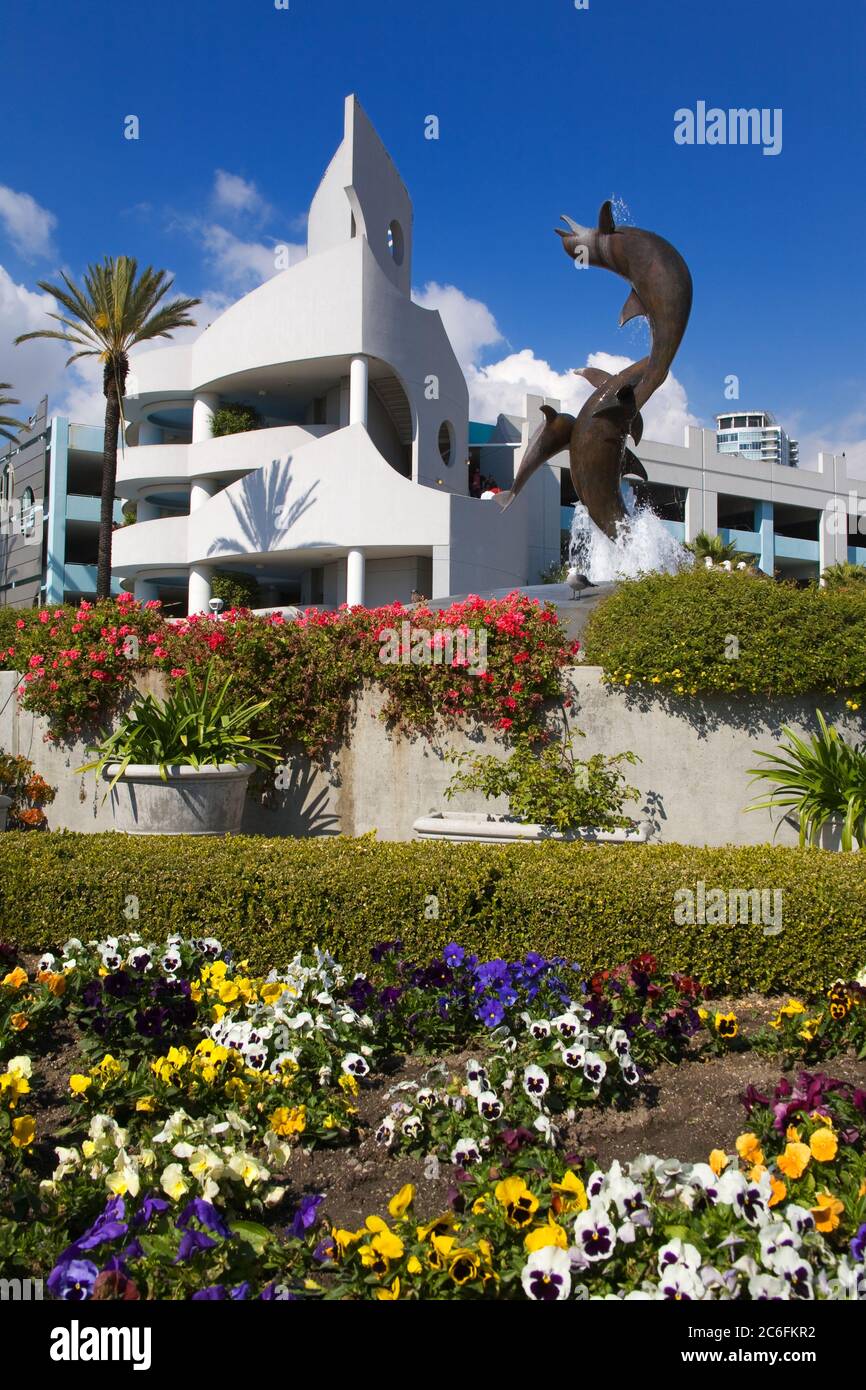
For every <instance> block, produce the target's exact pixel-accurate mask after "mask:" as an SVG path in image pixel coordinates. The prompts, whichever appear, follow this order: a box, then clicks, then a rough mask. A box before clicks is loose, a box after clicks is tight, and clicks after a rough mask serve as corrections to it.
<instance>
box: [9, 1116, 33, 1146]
mask: <svg viewBox="0 0 866 1390" xmlns="http://www.w3.org/2000/svg"><path fill="white" fill-rule="evenodd" d="M35 1138H36V1121H35V1120H34V1118H33V1116H32V1115H21V1116H20V1117H19V1119H17V1120H13V1121H12V1143H13V1144H14V1145H15V1147H16V1149H26V1148H29V1146H30V1145H31V1144H32V1143H33V1140H34V1139H35Z"/></svg>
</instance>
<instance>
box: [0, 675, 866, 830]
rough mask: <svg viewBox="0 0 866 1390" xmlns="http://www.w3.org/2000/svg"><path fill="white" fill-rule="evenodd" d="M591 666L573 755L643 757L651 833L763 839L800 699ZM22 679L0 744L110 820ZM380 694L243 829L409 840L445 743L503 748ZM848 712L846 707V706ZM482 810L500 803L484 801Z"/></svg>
mask: <svg viewBox="0 0 866 1390" xmlns="http://www.w3.org/2000/svg"><path fill="white" fill-rule="evenodd" d="M599 677H600V671H599V669H598V668H596V667H578V668H576V669H575V670H573V671H571V672H570V673H569V678H570V681H571V683H572V686H573V697H574V701H575V703H574V706H573V707H572V709H571V710H570V711H569V722H570V725H571V727H572V728H575V729H576V728H580V729H583V730H584V732H585V734H586V737H585V738H583V739H579V740H578V745H579V748H578V753H579V756H580V757H588V756H589V755H590V754H592V753H596V752H601V753H607V754H612V753H619V752H623V751H625V750H627V749H629V750H631V751H632V752H634V753H637V754H638V755H639V756H640V758H641V759H642V761H641V762H640V763H639V764H638V765H637V766H636V767H634V768H633V769H628V780H629V781H630V782H631V783H632V785H634V786H636V787H638V788H639V789H640V792H641V801H640V804H639V805H636V806H634V807H633V808H631V809H632V810H633V811H634V813H635V814H637V815H639V816H640V817H641V818H649V819H651V820H653V821H654V822H655V824H656V837H657V838H658V839H660V840H665V841H680V842H682V843H684V844H694V845H703V844H710V845H723V844H741V845H742V844H758V843H761V842H763V841H767V840H770V839H772V836H773V823H772V821H771V819H770V817H769V815H768V814H766V813H764V812H761V813H758V812H752V813H750V814H748V815H746V814H744V811H743V808H744V806H745V805H746V804H747V803H748V801H749V800H750V798H751V796H752V795H753V794H754V792H753V790H752V789H750V787H749V772H748V770H749V768H750V767H752V766H754V763H755V761H756V752H757V750H758V749H771V748H772V747H773V746H774V744H775V743H776V742H777V741H778V739H779V737H780V735H781V726H782V725H783V724H790V725H792V726H793V727H794V728H795V729H797V730H798V732H801V733H803V732H806V733H808V732H812V731H813V729H814V728H815V721H814V709H813V708H812V707H810V706H809V705H808V703H805V702H798V701H791V700H779V701H774V702H769V701H763V700H748V701H746V700H743V701H729V700H721V699H713V700H700V701H698V700H691V701H685V700H672V699H667V698H666V697H665V696H663V695H656V694H654V695H651V696H649V695H647V696H642V695H640V694H635V695H626V694H624V693H622V692H620V691H613V690H609V689H608V688H607V687H605V686H604V685H602V684H601V681H600V679H599ZM17 683H18V681H17V677H15V676H14V675H13V674H12V673H11V672H0V748H3V749H5V750H7V751H9V752H12V753H24V754H26V756H27V757H29V758H32V759H33V761H34V763H35V765H36V768H37V770H38V771H39V772H40V773H41V774H42V775H43V776H44V777H45V778H47V780H48V781H49V782H50V783H51V784H52V785H54V786H57V787H58V796H57V800H56V801H55V803H54V805H53V806H52V807H49V824H50V826H51V828H52V829H62V828H68V829H71V830H81V831H90V830H107V829H111V826H112V822H111V810H110V806H109V805H108V804H107V803H106V804H104V805H103V803H102V790H101V788H100V789H99V791H97V789H96V787H95V783H94V778H93V775H92V774H87V775H86V776H82V775H77V776H76V775H75V773H74V769H75V768H76V767H78V766H79V765H80V764H81V763H83V762H85V761H86V750H85V748H84V747H83V745H81V744H76V745H75V746H73V747H71V748H58V747H55V746H52V745H51V744H46V743H44V742H43V735H44V732H45V726H44V724H43V722H42V721H41V720H34V719H33V718H32V717H31V716H30V715H28V714H25V713H21V712H18V711H16V703H17V702H16V700H15V694H14V692H15V688H16V685H17ZM380 708H381V696H380V695H379V693H378V692H377V691H375V690H370V691H367V692H365V693H364V695H363V696H362V697H361V699H360V700H359V703H358V707H357V711H356V719H355V728H354V732H353V736H352V739H351V741H350V743H349V744H348V746H346V747H343V748H342V749H341V750H340V751H339V754H338V756H337V757H336V758H335V759H334V762H333V764H332V766H331V767H330V768H329V769H327V770H324V771H323V770H317V769H315V768H312V767H311V766H310V764H309V763H308V761H307V760H306V759H304V758H298V759H297V760H295V761H293V762H292V763H291V765H290V766H291V779H292V781H291V786H290V787H289V789H288V790H287V791H283V792H276V791H269V792H268V793H267V794H266V798H265V799H266V801H267V802H268V803H269V804H267V805H265V804H262V797H261V794H259V795H258V796H257V797H255V798H253V797H250V798H249V799H248V803H247V814H246V817H245V821H244V829H245V831H247V832H248V833H250V834H263V835H334V834H340V833H343V834H346V835H360V834H363V833H365V832H366V831H369V830H374V829H375V830H377V831H378V833H379V836H380V838H381V839H385V840H400V839H411V838H412V823H413V821H414V820H416V819H417V817H418V816H421V815H426V814H427V813H428V812H430V811H431V810H441V809H443V808H445V807H446V805H448V803H446V802H445V801H444V795H443V794H444V791H445V788H446V786H447V785H448V782H449V780H450V777H451V773H452V768H451V766H450V764H448V763H447V762H445V760H444V754H445V752H446V750H447V749H449V748H458V749H461V750H463V749H465V750H470V751H471V750H476V751H486V750H493V749H496V748H501V747H502V745H501V744H498V743H497V742H496V740H495V739H493V738H492V737H491V736H489V735H487V736H484V737H472V738H471V739H470V737H469V736H468V735H467V734H466V733H465V732H462V733H456V734H453V735H452V734H446V735H441V736H439V737H437V738H435V739H433V740H432V741H431V740H429V739H426V738H423V737H417V738H414V739H407V738H392V737H391V736H390V735H389V734H388V732H387V730H386V729H385V727H384V725H383V724H382V723H381V722H380V721H379V720H378V719H377V718H376V716H377V714H378V712H379V710H380ZM822 708H823V710H824V713H825V714H826V715H827V716H828V718H829V719H830V720H831V721H833V722H835V723H837V724H838V725H840V726H841V727H843V728H844V729H845V731H846V734H847V736H848V737H850V738H851V739H852V741H853V740H856V739H857V738H858V737H859V736H860V732H861V730H860V726H859V721H858V720H857V719H856V718H854V717H852V716H850V715H847V712H846V711H845V710H844V706H842V704H841V702H839V703H834V702H832V701H830V700H826V701H824V702H823V703H822ZM846 715H847V717H846ZM450 806H451V809H453V810H481V809H484V808H485V803H482V801H481V800H480V798H478V797H475V796H463V797H461V798H460V799H457V798H455V800H454V801H453V802H452V803H450ZM486 808H487V809H490V810H505V809H507V808H506V807H505V806H504V805H500V804H498V803H492V802H491V803H486ZM796 840H797V836H796V832H795V830H794V829H793V828H792V827H790V826H787V825H783V826H782V827H781V828H780V830H779V833H778V835H777V837H776V843H777V844H795V843H796Z"/></svg>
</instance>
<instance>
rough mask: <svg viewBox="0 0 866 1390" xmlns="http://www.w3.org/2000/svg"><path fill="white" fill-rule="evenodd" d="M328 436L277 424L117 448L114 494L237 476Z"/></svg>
mask: <svg viewBox="0 0 866 1390" xmlns="http://www.w3.org/2000/svg"><path fill="white" fill-rule="evenodd" d="M333 432H334V426H333V425H282V426H278V427H276V428H273V429H261V430H250V431H249V432H248V433H246V434H227V435H222V436H221V437H220V438H218V439H205V440H202V441H201V442H200V443H198V444H140V445H137V446H136V447H135V448H130V447H126V448H125V449H122V450H121V449H118V451H117V491H118V493H119V495H120V496H122V497H127V498H130V499H137V498H139V497H146V496H147V495H148V493H150V492H154V491H160V490H164V489H165V488H171V487H177V485H178V484H181V485H182V486H183V485H186V486H188V485H189V484H190V483H191V482H193V481H194V480H195V479H196V478H223V479H228V480H231V479H233V478H237V477H242V476H243V475H244V474H245V473H251V472H253V471H255V470H256V469H258V468H264V467H265V466H266V465H267V464H269V463H273V462H275V461H276V460H278V459H279V458H281V457H283V458H285V457H287V456H288V455H290V454H292V453H294V452H295V451H296V450H298V449H301V448H303V447H304V445H305V444H311V443H312V442H313V441H314V440H316V439H321V438H322V437H323V436H324V435H327V434H332V433H333ZM143 524H145V525H147V524H149V523H143Z"/></svg>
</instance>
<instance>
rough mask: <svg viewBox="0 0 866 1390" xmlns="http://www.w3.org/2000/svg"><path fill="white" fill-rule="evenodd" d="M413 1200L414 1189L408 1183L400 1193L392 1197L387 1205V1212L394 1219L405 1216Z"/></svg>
mask: <svg viewBox="0 0 866 1390" xmlns="http://www.w3.org/2000/svg"><path fill="white" fill-rule="evenodd" d="M414 1200H415V1189H414V1187H413V1186H412V1184H411V1183H410V1182H407V1183H406V1184H405V1185H404V1186H403V1187H401V1188H400V1191H399V1192H398V1193H396V1195H395V1196H393V1197H392V1198H391V1200H390V1202H389V1203H388V1210H389V1212H390V1213H391V1215H392V1216H393V1217H395V1218H397V1217H400V1216H405V1214H406V1212H407V1211H408V1209H409V1207H411V1205H412V1203H413V1202H414Z"/></svg>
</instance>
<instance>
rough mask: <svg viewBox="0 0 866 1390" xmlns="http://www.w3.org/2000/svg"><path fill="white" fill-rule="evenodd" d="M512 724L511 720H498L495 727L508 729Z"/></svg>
mask: <svg viewBox="0 0 866 1390" xmlns="http://www.w3.org/2000/svg"><path fill="white" fill-rule="evenodd" d="M513 723H514V720H513V719H499V720H497V722H496V727H497V729H510V728H511V726H512V724H513Z"/></svg>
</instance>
